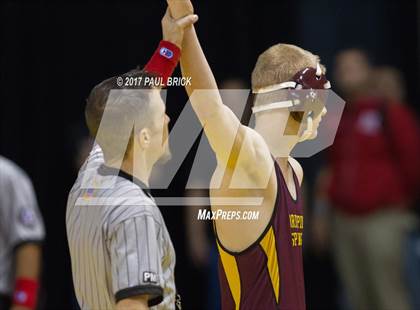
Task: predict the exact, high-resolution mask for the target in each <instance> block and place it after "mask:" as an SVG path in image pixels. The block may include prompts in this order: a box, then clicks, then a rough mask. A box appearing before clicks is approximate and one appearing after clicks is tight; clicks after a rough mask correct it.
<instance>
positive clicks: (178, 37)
mask: <svg viewBox="0 0 420 310" xmlns="http://www.w3.org/2000/svg"><path fill="white" fill-rule="evenodd" d="M197 20H198V16H197V15H194V14H192V15H187V16H184V17H182V18H179V19H174V18H173V17H172V16H171V14H170V12H169V8H168V9H167V10H166V13H165V16H163V18H162V35H163V40H165V41H169V42H172V43H174V44H176V45H177V46H178V47H179V48H181V46H182V39H183V37H184V29H185V28H186V27H188V26H191V25H192V24H194V23H195V22H196V21H197Z"/></svg>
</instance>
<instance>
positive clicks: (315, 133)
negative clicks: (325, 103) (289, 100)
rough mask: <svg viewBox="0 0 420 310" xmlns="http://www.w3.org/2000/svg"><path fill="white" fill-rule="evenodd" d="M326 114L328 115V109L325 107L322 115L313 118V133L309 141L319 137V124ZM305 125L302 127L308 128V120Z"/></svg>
mask: <svg viewBox="0 0 420 310" xmlns="http://www.w3.org/2000/svg"><path fill="white" fill-rule="evenodd" d="M325 114H327V108H325V107H324V108H323V109H322V111H321V113H319V114H318V115H316V116H315V117H313V119H312V132H311V135H310V136H309V137H308V138H307V140H313V139H315V138H316V137H317V136H318V127H319V124H320V123H321V121H322V118H323V117H324V116H325ZM303 125H304V126H302V128H306V127H307V120H306V123H304V124H303ZM303 130H304V129H303Z"/></svg>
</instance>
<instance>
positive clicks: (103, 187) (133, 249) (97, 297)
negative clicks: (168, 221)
mask: <svg viewBox="0 0 420 310" xmlns="http://www.w3.org/2000/svg"><path fill="white" fill-rule="evenodd" d="M103 163H104V160H103V154H102V151H101V149H100V148H99V146H97V145H96V146H95V147H94V148H93V150H92V152H91V153H90V155H89V158H88V160H87V161H86V163H85V164H84V165H83V167H82V168H81V169H80V172H79V175H78V178H77V180H76V183H75V184H74V186H73V188H72V189H71V191H70V194H69V198H68V202H67V215H66V227H67V236H68V242H69V248H70V255H71V264H72V274H73V283H74V287H75V292H76V296H77V300H78V302H79V305H80V307H81V308H82V309H83V310H84V309H101V310H102V309H114V308H115V304H116V303H117V302H118V301H119V300H121V299H124V298H127V297H130V296H137V295H149V296H150V297H149V306H150V307H152V306H154V307H152V309H175V281H174V268H175V251H174V248H173V246H172V242H171V239H170V237H169V233H168V231H167V228H166V226H165V223H164V221H163V218H162V215H161V213H160V211H159V209H158V208H157V206H156V204H155V202H154V200H153V198H152V197H151V196H150V193H149V191H148V189H147V188H146V187H145V186H144V184H143V183H142V182H141V181H140V180H138V179H136V178H133V177H132V176H130V175H128V174H126V173H124V172H122V171H118V170H116V169H114V168H109V167H107V166H105V165H104V164H103Z"/></svg>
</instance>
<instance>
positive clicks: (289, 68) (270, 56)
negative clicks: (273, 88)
mask: <svg viewBox="0 0 420 310" xmlns="http://www.w3.org/2000/svg"><path fill="white" fill-rule="evenodd" d="M319 62H320V59H319V56H317V55H314V54H312V53H311V52H308V51H306V50H304V49H303V48H300V47H298V46H296V45H291V44H282V43H280V44H276V45H274V46H272V47H270V48H269V49H267V50H266V51H265V52H263V53H262V54H261V55H260V56H259V57H258V60H257V63H256V64H255V68H254V70H253V71H252V78H251V83H252V89H253V90H257V89H259V88H262V87H266V86H270V85H275V84H279V83H282V82H286V81H290V80H291V79H292V78H293V76H294V75H295V74H296V73H297V72H298V71H300V70H302V69H303V68H306V67H313V68H316V64H317V63H319ZM321 68H322V71H323V73H324V74H325V67H324V66H322V65H321Z"/></svg>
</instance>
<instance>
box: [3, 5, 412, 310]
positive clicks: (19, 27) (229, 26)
mask: <svg viewBox="0 0 420 310" xmlns="http://www.w3.org/2000/svg"><path fill="white" fill-rule="evenodd" d="M165 6H166V5H165V2H164V1H156V0H150V1H83V2H82V1H72V2H70V1H62V2H59V1H54V2H52V1H51V2H49V1H27V2H24V1H6V2H4V1H3V2H1V5H0V79H1V80H0V111H1V112H0V154H2V155H3V156H6V157H8V158H10V159H12V160H14V161H16V162H17V163H18V164H19V165H20V166H21V167H23V168H24V169H25V170H26V171H27V172H28V174H29V175H30V177H31V178H32V180H33V183H34V186H35V189H36V192H37V196H38V200H39V205H40V208H41V211H42V214H43V216H44V220H45V223H46V229H47V240H46V243H45V252H44V253H45V254H44V255H45V256H44V276H43V283H44V284H43V287H44V288H43V294H42V296H43V297H42V303H43V304H44V306H45V307H46V308H48V309H69V308H71V307H72V297H71V294H72V293H71V292H72V284H71V274H70V261H69V256H68V248H67V241H66V236H65V205H66V199H67V193H68V191H69V189H70V187H71V186H72V184H73V182H74V180H75V175H76V170H75V167H74V152H75V145H76V143H75V142H76V141H77V140H78V139H79V138H80V137H81V136H82V135H84V134H86V129H85V127H84V123H83V111H84V104H85V98H86V97H87V95H88V93H89V91H90V89H91V88H92V87H93V86H94V85H95V84H97V83H98V82H100V81H101V80H103V79H105V78H107V77H110V76H114V75H117V74H119V73H122V72H126V71H128V70H129V69H131V68H133V67H135V66H136V65H138V64H140V65H143V64H145V63H146V62H147V60H148V58H149V57H150V55H151V54H152V52H153V51H154V49H155V47H156V45H157V43H158V42H159V40H160V38H161V29H160V19H161V17H162V16H163V14H164V11H165ZM195 6H196V12H197V14H198V15H199V16H200V21H199V22H198V24H197V26H196V27H197V31H198V34H199V37H200V40H201V42H202V45H203V49H204V51H205V53H206V55H207V58H208V60H209V63H210V65H211V67H212V69H213V71H214V74H215V76H216V78H217V80H218V81H221V80H223V79H226V78H230V77H239V78H242V79H244V80H245V81H249V80H250V74H251V71H252V69H253V66H254V64H255V61H256V59H257V56H258V55H259V54H260V53H261V52H263V51H264V50H265V49H267V48H268V47H269V46H271V45H273V44H275V43H279V42H286V43H291V44H297V45H299V46H301V47H303V48H305V49H308V50H310V51H312V52H314V53H316V54H318V55H320V56H321V58H322V61H323V63H324V64H325V65H326V66H327V68H329V67H331V66H332V64H333V59H334V55H335V54H336V53H337V52H338V51H339V50H341V49H343V48H347V47H361V48H364V49H365V50H367V51H368V52H369V53H370V56H371V58H372V60H373V61H374V62H375V63H376V64H388V65H392V66H396V67H397V68H399V69H400V70H402V72H403V74H404V77H405V79H406V82H407V86H408V102H409V104H410V105H411V106H412V107H413V108H414V109H416V110H417V111H419V105H418V102H419V95H420V94H419V87H418V86H419V83H418V78H419V73H418V69H419V55H420V54H419V52H420V51H419V28H418V22H419V18H420V17H419V14H418V12H419V8H418V3H416V1H401V0H400V1H396V0H383V1H356V0H343V1H310V0H307V1H297V0H293V1H292V0H277V1H237V2H236V1H229V2H227V1H198V0H197V1H195ZM186 101H187V97H186V95H185V92H184V90H183V89H182V88H176V89H170V90H169V94H168V99H167V110H168V114H169V116H170V117H171V118H172V119H173V120H175V119H176V116H177V114H178V113H179V112H180V111H181V109H182V107H183V105H184V104H185V103H186ZM172 123H175V122H174V121H173V122H172ZM321 157H322V154H321V155H318V156H315V157H314V158H312V159H308V160H303V163H304V166H305V168H306V169H307V172H306V174H307V185H308V186H309V187H310V185H311V180H312V177H313V174H314V171H316V167H317V163H318V162H319V161H320V158H321ZM173 186H174V189H173V190H174V191H177V189H178V188H181V187H180V186H176V184H175V185H173ZM180 194H181V193H180ZM163 213H164V215H165V217H166V219H167V222H168V229H169V232H170V234H171V235H172V237H173V239H174V240H173V241H174V245H175V248H176V249H177V271H176V272H177V274H176V278H177V282H178V288H179V290H180V291H181V293H182V294H183V299H184V300H188V299H189V298H191V299H193V298H194V297H193V294H194V292H195V290H194V288H195V289H197V285H196V283H195V281H194V278H193V277H192V274H191V273H190V272H189V267H188V264H189V263H188V259H187V258H186V257H185V255H183V253H184V251H185V245H184V243H185V242H184V230H183V225H182V220H183V217H182V215H181V214H182V209H180V208H170V209H169V208H166V209H164V210H163ZM308 257H311V256H310V254H309V255H308ZM305 267H306V280H307V282H308V283H309V284H308V286H307V295H308V306H309V307H310V308H312V306H313V307H320V308H329V307H334V305H335V304H334V297H333V296H331V298H330V301H325V300H322V298H321V297H322V292H320V293H319V294H318V290H322V289H324V291H325V290H328V288H329V287H333V286H334V282H333V281H334V277H333V274H322V272H321V271H320V270H322V269H319V268H318V267H319V266H317V262H316V260H310V261H309V262H308V261H307V262H306V266H305ZM320 273H321V274H320ZM187 304H188V302H187Z"/></svg>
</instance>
